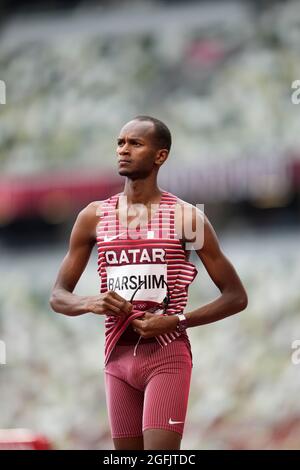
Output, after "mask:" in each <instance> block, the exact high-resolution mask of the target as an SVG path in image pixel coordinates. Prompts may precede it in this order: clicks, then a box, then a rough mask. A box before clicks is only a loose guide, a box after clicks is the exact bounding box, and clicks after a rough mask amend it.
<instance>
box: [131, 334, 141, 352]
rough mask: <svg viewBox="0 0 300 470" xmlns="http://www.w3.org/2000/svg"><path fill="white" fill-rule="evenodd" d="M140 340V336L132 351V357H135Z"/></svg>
mask: <svg viewBox="0 0 300 470" xmlns="http://www.w3.org/2000/svg"><path fill="white" fill-rule="evenodd" d="M141 339H142V336H140V337H139V339H138V342H137V343H136V345H135V346H134V350H133V355H134V356H136V350H137V347H138V345H139V344H140V341H141Z"/></svg>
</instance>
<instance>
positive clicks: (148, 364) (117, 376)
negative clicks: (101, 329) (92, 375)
mask: <svg viewBox="0 0 300 470" xmlns="http://www.w3.org/2000/svg"><path fill="white" fill-rule="evenodd" d="M192 367H193V364H192V353H191V349H190V344H189V342H188V340H187V339H186V338H182V337H180V338H178V339H176V340H174V341H173V342H171V343H169V344H168V345H167V346H164V347H162V346H160V345H159V344H158V343H157V341H156V339H155V338H152V340H144V339H141V341H140V342H139V344H138V346H137V347H136V345H135V344H128V343H126V342H125V343H124V342H123V343H122V341H120V343H117V345H116V346H115V349H114V350H113V352H112V354H111V356H110V358H109V360H108V363H107V365H106V367H105V369H104V371H105V389H106V401H107V407H108V416H109V422H110V427H111V434H112V437H113V438H122V437H139V436H142V435H143V431H145V430H146V429H166V430H168V431H175V432H177V433H179V434H181V435H182V433H183V429H184V422H185V417H186V411H187V405H188V396H189V389H190V380H191V371H192Z"/></svg>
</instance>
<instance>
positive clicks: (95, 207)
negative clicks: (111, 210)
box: [78, 201, 103, 222]
mask: <svg viewBox="0 0 300 470" xmlns="http://www.w3.org/2000/svg"><path fill="white" fill-rule="evenodd" d="M102 204H103V201H92V202H90V203H89V204H88V205H87V206H85V207H84V208H83V209H82V210H81V211H80V212H79V214H78V218H80V219H81V220H85V221H86V222H87V221H88V220H91V221H92V220H93V219H94V220H95V219H96V218H99V217H100V215H101V208H102Z"/></svg>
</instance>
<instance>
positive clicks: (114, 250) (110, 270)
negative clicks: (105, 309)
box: [97, 191, 197, 364]
mask: <svg viewBox="0 0 300 470" xmlns="http://www.w3.org/2000/svg"><path fill="white" fill-rule="evenodd" d="M122 196H123V197H124V195H123V193H119V194H116V195H114V196H112V197H110V198H109V199H106V200H105V201H103V203H102V207H101V215H100V220H99V223H98V226H97V245H98V273H99V275H100V278H101V293H105V292H107V291H108V290H112V291H115V292H117V293H118V294H119V295H120V296H122V297H124V298H125V299H126V300H128V301H129V300H130V298H131V296H132V295H133V293H134V292H136V294H135V296H134V301H133V306H134V308H133V311H132V313H131V314H130V316H128V317H127V318H125V319H121V318H119V317H116V316H113V315H106V320H105V364H107V361H108V359H109V357H110V355H111V353H112V351H113V349H114V347H115V345H116V343H117V342H118V340H119V338H120V337H121V336H122V335H123V333H124V332H125V330H126V329H127V327H128V326H129V324H130V323H131V322H132V320H133V319H134V318H138V317H140V316H141V315H142V314H143V311H144V310H147V311H149V306H151V305H155V304H156V305H159V304H161V303H162V302H163V300H164V299H165V297H166V294H167V288H166V283H167V285H168V287H169V295H170V298H169V304H168V308H167V310H166V314H168V315H173V314H176V313H182V312H183V310H184V308H185V306H186V303H187V299H188V287H189V285H190V284H191V282H192V281H193V280H194V278H195V277H196V274H197V269H196V267H195V266H194V264H192V263H191V262H189V261H188V260H187V252H186V251H185V250H184V248H183V247H182V244H181V242H180V240H179V237H178V235H177V234H176V231H175V217H174V211H175V206H176V204H178V203H179V199H178V198H177V197H176V196H175V195H173V194H171V193H169V192H166V191H163V192H162V195H161V201H160V204H159V206H158V205H157V206H158V207H157V210H156V212H155V214H154V216H153V218H152V219H151V220H150V221H149V222H148V224H146V225H145V226H144V227H143V228H139V227H138V228H135V230H134V232H135V238H132V229H131V228H130V224H129V227H127V224H126V223H124V224H123V223H122V221H120V220H119V217H118V216H117V206H118V202H119V203H120V198H121V197H122ZM137 236H138V238H137ZM182 334H183V335H186V337H187V333H186V332H184V333H182ZM179 336H180V333H178V332H172V333H165V334H162V335H159V336H156V337H155V338H156V340H157V342H158V343H159V344H160V345H161V346H162V347H163V346H165V345H167V344H169V343H171V342H172V341H173V340H175V339H176V338H178V337H179Z"/></svg>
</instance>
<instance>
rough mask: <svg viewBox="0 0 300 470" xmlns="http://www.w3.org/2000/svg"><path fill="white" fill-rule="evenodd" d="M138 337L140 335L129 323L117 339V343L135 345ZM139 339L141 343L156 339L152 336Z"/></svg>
mask: <svg viewBox="0 0 300 470" xmlns="http://www.w3.org/2000/svg"><path fill="white" fill-rule="evenodd" d="M140 338H141V337H140V335H139V334H138V333H136V332H135V331H134V330H133V328H132V326H131V325H129V326H128V327H127V328H126V330H125V331H124V333H123V334H122V336H121V337H120V338H119V339H118V341H117V344H124V345H127V344H128V345H130V344H133V345H135V344H136V343H137V341H139V339H140ZM141 341H143V343H156V342H157V339H156V338H155V336H153V338H141Z"/></svg>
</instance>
